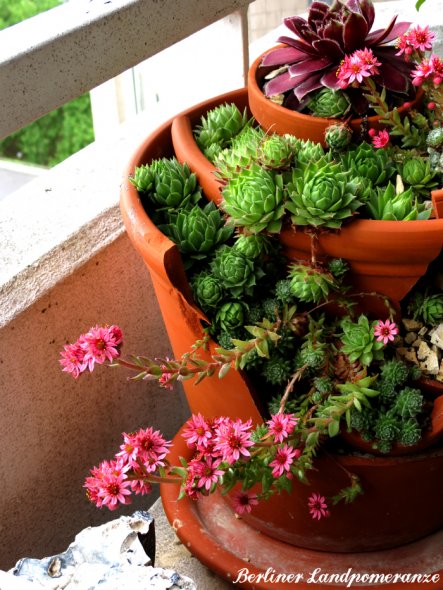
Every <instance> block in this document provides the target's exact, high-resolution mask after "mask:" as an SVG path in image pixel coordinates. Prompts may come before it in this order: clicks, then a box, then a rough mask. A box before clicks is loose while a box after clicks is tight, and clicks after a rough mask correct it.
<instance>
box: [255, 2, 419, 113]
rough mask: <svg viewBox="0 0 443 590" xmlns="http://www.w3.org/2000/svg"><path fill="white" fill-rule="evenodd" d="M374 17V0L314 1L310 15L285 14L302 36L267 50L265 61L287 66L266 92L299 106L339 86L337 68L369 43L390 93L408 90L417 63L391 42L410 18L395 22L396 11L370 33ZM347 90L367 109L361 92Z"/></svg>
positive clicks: (378, 80) (292, 28) (282, 40)
mask: <svg viewBox="0 0 443 590" xmlns="http://www.w3.org/2000/svg"><path fill="white" fill-rule="evenodd" d="M374 16H375V11H374V6H373V4H372V1H371V0H348V1H347V2H346V3H342V2H340V0H334V2H333V4H332V6H328V5H327V4H325V3H324V2H318V1H315V2H313V4H312V6H311V8H310V10H309V14H308V19H307V20H305V19H304V18H302V17H300V16H291V17H287V18H285V19H284V24H285V25H286V27H287V28H288V29H289V30H290V31H291V32H292V33H294V34H295V35H297V37H298V38H293V37H288V36H286V35H283V36H281V37H279V39H278V42H279V43H283V44H285V45H286V46H285V47H278V48H276V49H273V50H271V51H270V52H269V53H267V54H266V55H264V57H263V60H262V63H261V66H273V67H275V68H276V69H277V68H283V67H285V66H287V68H286V69H284V71H282V72H280V73H278V74H277V75H276V76H274V77H273V78H272V79H271V80H269V81H267V82H266V83H265V85H264V88H263V92H264V94H265V95H266V96H267V97H270V96H273V95H276V94H285V95H286V96H287V100H289V101H290V102H291V108H296V109H297V110H299V109H300V108H302V107H303V105H304V103H305V102H306V97H307V96H308V95H309V94H310V93H312V92H313V91H315V90H318V89H320V88H322V87H326V88H330V89H333V90H338V89H339V88H340V86H339V81H338V78H337V70H338V68H339V66H340V63H341V62H342V60H343V59H344V58H345V56H346V55H349V54H351V53H353V52H354V51H356V50H357V49H364V48H370V49H371V50H372V52H373V54H374V56H375V57H376V58H377V59H378V61H379V62H380V64H381V65H380V68H379V73H378V74H377V76H376V77H375V78H374V81H375V83H376V84H377V85H379V86H382V87H384V88H386V90H388V91H390V92H393V93H400V94H403V95H407V94H408V93H409V92H410V90H411V84H410V72H411V69H412V67H413V64H411V62H408V61H406V60H405V58H404V56H403V55H396V51H397V48H396V47H395V46H394V45H388V44H389V43H391V42H392V41H394V40H396V39H397V38H398V37H399V36H400V35H402V34H403V33H405V32H406V31H407V29H408V28H409V26H410V24H411V23H409V22H399V23H397V22H396V21H397V16H394V17H393V18H392V20H391V22H390V23H389V25H388V26H387V27H386V28H385V29H377V30H375V31H372V32H371V27H372V25H373V23H374ZM347 94H348V97H349V99H350V100H351V102H352V106H353V108H354V111H355V112H356V113H357V114H360V115H361V114H364V113H365V111H366V110H367V108H368V102H367V100H366V99H365V97H364V96H363V94H362V92H361V91H359V89H353V88H351V89H349V90H347Z"/></svg>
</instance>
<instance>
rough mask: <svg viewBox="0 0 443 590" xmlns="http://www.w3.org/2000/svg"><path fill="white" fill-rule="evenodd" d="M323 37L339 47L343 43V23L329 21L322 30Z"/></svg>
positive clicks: (334, 20)
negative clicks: (334, 42)
mask: <svg viewBox="0 0 443 590" xmlns="http://www.w3.org/2000/svg"><path fill="white" fill-rule="evenodd" d="M323 37H324V38H326V39H331V40H332V41H336V42H337V43H339V44H340V45H341V44H342V42H343V23H342V22H340V21H338V20H336V19H331V20H329V21H328V23H327V24H326V25H325V27H324V29H323Z"/></svg>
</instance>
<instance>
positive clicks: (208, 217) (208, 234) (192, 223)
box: [160, 202, 234, 260]
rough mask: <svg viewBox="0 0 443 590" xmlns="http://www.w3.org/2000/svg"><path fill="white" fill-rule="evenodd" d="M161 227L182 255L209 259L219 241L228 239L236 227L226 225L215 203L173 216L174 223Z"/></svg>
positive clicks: (184, 210) (182, 211) (197, 258)
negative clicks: (207, 257)
mask: <svg viewBox="0 0 443 590" xmlns="http://www.w3.org/2000/svg"><path fill="white" fill-rule="evenodd" d="M160 229H161V230H162V231H163V232H164V233H166V235H168V236H169V237H170V238H171V240H172V241H173V242H175V243H176V244H177V246H178V248H179V250H180V252H181V253H182V254H185V255H189V256H190V257H191V258H193V259H196V260H202V259H203V258H206V256H207V255H208V253H210V252H211V251H212V250H214V248H216V247H217V246H218V245H219V244H222V243H224V242H226V240H228V239H229V238H230V237H231V235H232V233H233V229H234V228H233V227H232V226H230V225H226V223H225V221H224V219H223V217H222V216H221V214H220V211H219V210H218V209H217V207H216V206H215V205H214V203H213V202H209V203H207V205H205V207H204V208H201V207H199V206H198V205H195V207H193V208H192V209H189V210H188V209H182V210H180V211H179V212H178V213H177V214H176V215H175V214H174V215H172V216H171V223H169V224H168V225H165V226H160Z"/></svg>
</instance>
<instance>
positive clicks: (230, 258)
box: [132, 98, 443, 452]
mask: <svg viewBox="0 0 443 590" xmlns="http://www.w3.org/2000/svg"><path fill="white" fill-rule="evenodd" d="M322 100H323V98H322ZM321 102H322V101H319V103H320V104H319V105H318V108H321ZM328 134H329V135H330V139H328V142H329V145H330V148H329V149H324V148H323V147H322V146H321V145H320V144H315V143H312V142H310V141H301V140H298V139H296V138H294V137H292V136H285V137H280V136H278V135H273V134H266V133H264V132H263V131H262V130H261V129H257V128H255V127H254V126H253V122H252V121H251V120H248V118H247V117H246V114H245V113H241V112H240V111H239V110H238V109H237V108H236V107H235V105H222V106H220V107H217V108H216V109H214V110H213V111H210V112H209V113H208V114H207V115H206V117H204V118H202V121H201V125H199V126H198V127H197V129H196V130H195V137H196V141H197V142H198V144H199V146H200V148H201V149H202V151H203V152H204V153H205V154H206V156H207V157H208V158H209V159H211V160H212V161H213V162H214V164H215V166H216V168H217V177H218V179H219V181H220V188H221V194H222V197H223V200H222V204H221V208H220V209H218V208H216V207H215V205H214V204H213V203H209V204H208V203H207V202H206V201H205V200H204V199H203V198H202V195H201V193H200V191H199V187H198V186H197V181H196V177H195V175H194V174H193V173H191V172H190V170H189V168H188V167H187V166H186V164H185V165H180V164H179V163H178V162H177V161H176V160H175V159H162V160H156V161H154V162H152V163H151V164H149V165H146V166H142V167H141V168H138V169H137V170H136V171H135V174H134V177H133V179H132V182H133V184H134V185H135V186H136V187H137V189H138V191H139V193H140V196H141V199H142V201H143V203H144V205H145V207H146V209H147V211H148V212H149V214H150V215H151V217H152V218H153V219H154V220H155V222H156V223H157V225H158V226H159V227H160V229H161V230H162V231H163V232H164V233H165V234H166V235H167V236H168V237H169V238H170V239H171V240H172V241H173V242H175V243H176V244H177V246H178V248H179V250H180V252H181V254H182V259H183V262H184V266H185V269H186V270H187V273H188V278H189V283H190V285H191V288H192V291H193V295H194V298H195V301H196V303H197V305H198V306H199V307H200V308H201V309H202V310H203V312H204V313H205V314H206V316H207V318H208V325H207V330H208V332H209V334H210V335H211V336H212V337H214V338H215V340H216V341H218V343H219V345H220V346H221V347H222V348H224V349H231V350H232V349H234V350H237V349H238V350H239V351H241V350H242V346H243V347H244V343H245V341H247V340H248V339H250V337H251V334H253V335H254V333H255V332H254V331H257V330H258V331H263V330H264V329H267V330H270V331H271V332H273V333H275V338H274V340H275V342H273V344H272V345H268V344H266V347H264V348H263V347H262V348H257V349H252V350H250V351H249V352H248V353H247V354H245V355H243V356H242V361H241V368H243V369H245V370H246V371H247V372H248V374H249V375H250V377H251V378H252V379H253V380H254V381H255V383H256V384H258V387H259V389H260V390H261V394H262V397H263V401H264V402H265V403H267V404H268V405H269V407H270V409H271V411H272V408H274V409H275V408H276V407H278V405H279V404H280V402H281V398H282V395H283V392H284V390H285V388H286V387H287V384H288V383H289V382H290V381H291V379H294V375H297V381H298V385H297V394H296V395H295V396H292V398H289V399H288V401H287V402H286V409H287V411H289V410H290V411H295V412H296V413H297V415H301V416H303V415H304V413H306V412H308V413H309V412H311V413H312V415H313V416H314V417H317V418H318V420H322V419H323V420H325V419H326V420H330V417H331V416H332V415H335V414H334V411H336V412H337V415H341V414H340V412H341V411H342V410H343V408H345V407H346V421H347V424H348V427H349V428H356V429H358V430H359V431H360V432H361V433H362V435H363V436H364V437H366V438H369V439H371V440H374V441H375V445H376V447H377V448H378V449H379V450H380V451H382V452H388V451H389V449H390V448H391V446H392V445H393V444H394V443H395V442H398V443H400V444H402V445H412V444H414V443H415V442H416V441H417V440H418V438H419V437H420V435H421V431H422V428H423V426H424V425H425V422H424V418H423V416H424V413H423V398H422V396H421V394H420V391H419V390H418V389H417V388H416V386H415V379H416V378H417V377H418V376H419V374H420V372H419V371H417V370H416V369H411V368H410V367H408V366H407V365H406V364H405V363H404V362H403V361H400V360H397V359H396V355H395V348H394V346H392V345H390V346H388V347H386V346H384V344H383V343H382V342H381V341H380V340H377V338H376V337H375V334H374V325H375V323H376V322H374V321H370V320H369V319H368V317H367V316H366V315H356V314H355V312H354V311H353V303H354V302H353V301H352V296H351V297H349V296H348V294H349V289H350V284H349V282H348V270H349V269H348V265H347V263H346V261H344V260H341V259H333V260H329V261H328V263H327V264H326V263H325V264H318V263H317V264H314V265H313V264H308V263H306V262H303V261H302V262H293V263H288V261H287V260H286V259H285V257H284V256H283V254H282V251H281V245H280V242H279V240H278V233H279V232H280V231H281V229H282V227H283V226H284V225H290V224H291V223H293V224H295V225H297V226H305V227H307V228H309V229H310V231H314V232H315V231H328V230H329V231H337V230H339V228H340V227H341V225H342V224H343V223H349V222H352V219H353V218H356V217H369V218H373V219H402V220H409V219H426V218H428V217H429V214H430V209H429V208H428V207H427V203H426V197H427V195H428V193H429V190H430V189H432V188H434V187H435V186H436V184H437V182H438V180H439V170H438V166H437V167H436V166H434V164H433V163H432V161H431V160H432V158H431V157H430V156H429V157H427V156H426V155H422V156H419V155H417V154H414V157H407V153H406V152H404V151H402V150H401V149H398V148H396V149H392V150H389V149H381V150H376V149H374V148H373V147H372V146H371V145H370V144H368V143H365V142H363V143H361V144H360V145H352V144H350V134H349V133H348V131H347V128H346V126H344V125H343V124H341V123H338V124H337V125H336V126H334V127H333V128H332V129H330V130H328ZM431 139H432V138H431ZM433 145H435V146H436V147H433V148H432V149H434V150H437V149H440V145H439V144H438V142H437V141H436V140H435V141H434V142H433ZM331 300H333V301H335V304H336V305H337V306H338V308H339V309H340V310H341V311H340V312H339V313H338V314H337V313H336V312H333V313H332V314H328V313H326V310H325V309H323V307H324V305H326V304H327V303H328V302H330V301H331ZM326 309H327V308H326ZM414 309H415V310H416V311H414V313H416V314H420V315H421V317H422V318H424V319H426V320H429V321H430V322H433V321H435V320H436V319H438V318H440V319H441V317H443V304H442V298H441V296H439V297H438V298H437V297H435V296H434V295H430V296H423V297H422V298H421V299H420V300H418V299H417V301H416V305H415V308H414ZM247 327H248V328H247ZM349 396H353V397H352V399H355V398H356V399H357V401H356V402H355V404H354V407H353V408H348V407H347V406H346V403H347V401H346V400H349V399H350V398H349ZM368 397H371V403H370V404H369V402H368V401H367V398H368ZM358 400H361V403H360V402H359V401H358ZM343 411H344V410H343ZM342 413H343V412H342ZM328 415H329V418H327V416H328ZM325 416H326V418H325ZM329 429H330V434H331V436H332V435H333V434H335V433H336V432H337V431H338V421H333V422H332V426H330V428H329Z"/></svg>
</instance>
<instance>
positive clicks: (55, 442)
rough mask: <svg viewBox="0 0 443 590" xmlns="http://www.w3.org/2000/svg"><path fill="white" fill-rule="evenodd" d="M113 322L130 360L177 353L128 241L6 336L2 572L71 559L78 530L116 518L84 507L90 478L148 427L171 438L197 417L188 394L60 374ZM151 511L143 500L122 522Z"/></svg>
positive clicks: (98, 376)
mask: <svg viewBox="0 0 443 590" xmlns="http://www.w3.org/2000/svg"><path fill="white" fill-rule="evenodd" d="M106 323H108V324H112V323H116V324H119V325H120V326H121V328H122V330H123V333H124V336H125V339H124V348H123V352H124V353H125V354H128V355H129V354H131V353H138V354H146V355H149V356H164V355H167V354H168V352H169V351H170V348H169V342H168V338H167V335H166V332H165V330H164V327H163V322H162V319H161V315H160V313H159V310H158V307H157V303H156V300H155V296H154V293H153V289H152V286H151V282H150V278H149V274H148V271H147V270H146V268H145V267H144V265H143V263H142V261H141V260H140V259H139V257H138V256H137V254H136V253H135V252H134V251H133V249H132V247H131V246H130V244H129V241H128V239H127V237H126V235H123V236H121V237H120V238H118V239H117V240H116V241H115V242H114V243H112V244H111V245H110V246H109V247H108V248H106V249H105V250H104V251H102V252H101V253H100V254H99V255H98V256H96V257H95V258H94V259H92V260H91V261H89V262H88V263H87V264H86V265H84V266H83V267H81V268H80V269H79V270H77V271H76V272H75V273H74V274H73V275H71V276H70V277H68V278H67V279H66V280H65V281H64V282H62V283H61V284H59V285H57V286H56V287H55V288H54V289H53V290H51V291H50V292H49V293H48V294H47V295H46V296H44V297H42V298H41V299H40V300H38V301H37V302H36V303H35V304H34V305H33V306H32V307H31V308H29V309H28V310H26V311H25V312H24V313H23V314H21V315H20V316H19V317H17V318H16V319H15V320H14V321H13V322H11V323H10V324H9V325H7V326H6V327H4V328H3V329H2V330H0V332H1V334H0V342H1V345H0V366H1V369H2V371H1V374H2V385H1V391H2V394H1V395H2V412H1V417H0V433H1V434H0V437H1V448H2V452H1V455H0V480H1V481H2V501H1V503H0V569H8V568H10V567H12V566H13V565H14V564H15V562H16V561H17V560H18V559H19V558H21V557H25V556H27V557H38V558H41V557H44V556H49V555H53V554H55V553H58V552H60V551H63V550H64V549H65V548H66V547H67V546H68V544H69V543H70V542H71V541H72V540H73V538H74V536H75V534H76V533H77V532H79V531H80V530H81V529H83V528H85V527H87V526H89V525H98V524H101V523H103V522H106V521H108V520H112V519H113V518H115V513H113V512H110V511H109V510H108V509H102V510H97V509H96V508H95V507H94V506H92V505H91V504H90V503H89V502H88V501H87V499H86V496H85V490H84V489H83V487H82V486H83V483H84V478H85V477H86V476H87V475H88V470H89V468H90V467H92V466H94V465H97V464H98V463H99V462H100V461H102V460H104V459H111V458H112V457H113V455H114V453H115V452H116V451H117V450H118V447H119V445H120V444H121V433H122V432H130V431H132V430H135V429H137V428H139V427H142V426H143V427H146V426H150V425H152V426H153V427H155V428H156V429H160V430H161V431H162V432H163V434H164V435H165V436H166V437H167V438H172V436H173V435H174V434H175V432H176V431H177V430H178V428H179V426H181V424H183V422H184V421H185V420H186V419H187V417H188V415H189V410H188V407H187V404H186V401H185V399H184V396H183V394H182V391H181V389H179V390H176V391H174V392H171V391H168V390H162V389H160V388H159V387H158V385H157V384H156V383H148V382H129V381H128V380H127V377H128V373H126V372H125V371H124V370H122V369H110V368H109V367H98V368H97V369H96V370H95V372H94V374H92V375H91V374H84V375H83V376H82V377H81V378H80V379H79V380H78V381H75V380H74V379H72V378H71V377H70V376H69V375H67V374H65V373H62V372H61V369H60V367H59V363H58V359H59V351H60V350H61V349H62V347H63V345H64V344H65V343H66V342H68V341H70V342H73V341H74V340H76V338H77V337H78V336H79V335H80V333H82V332H85V331H86V330H88V329H89V328H90V327H91V326H93V325H95V324H106ZM171 402H172V403H171ZM152 501H153V499H152V498H151V497H149V496H145V497H140V498H137V503H134V504H132V505H130V506H128V507H127V508H126V509H125V510H124V511H120V512H119V515H121V514H131V513H132V512H133V511H134V510H136V509H140V508H143V509H147V507H148V506H150V504H151V503H152Z"/></svg>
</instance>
